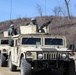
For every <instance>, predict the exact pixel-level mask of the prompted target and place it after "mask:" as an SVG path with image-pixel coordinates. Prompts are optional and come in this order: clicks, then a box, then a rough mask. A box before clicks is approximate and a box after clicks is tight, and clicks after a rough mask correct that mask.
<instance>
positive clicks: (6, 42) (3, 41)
mask: <svg viewBox="0 0 76 75" xmlns="http://www.w3.org/2000/svg"><path fill="white" fill-rule="evenodd" d="M8 43H9V40H1V44H8Z"/></svg>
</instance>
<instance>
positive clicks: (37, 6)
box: [36, 4, 43, 17]
mask: <svg viewBox="0 0 76 75" xmlns="http://www.w3.org/2000/svg"><path fill="white" fill-rule="evenodd" d="M36 8H37V11H38V13H39V15H40V16H41V17H42V13H43V11H42V8H41V6H40V5H39V4H37V5H36Z"/></svg>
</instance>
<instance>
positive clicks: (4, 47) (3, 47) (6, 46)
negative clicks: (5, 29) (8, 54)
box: [0, 45, 10, 50]
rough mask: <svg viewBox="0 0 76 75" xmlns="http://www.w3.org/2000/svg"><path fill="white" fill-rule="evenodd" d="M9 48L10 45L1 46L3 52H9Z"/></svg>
mask: <svg viewBox="0 0 76 75" xmlns="http://www.w3.org/2000/svg"><path fill="white" fill-rule="evenodd" d="M9 47H10V46H8V45H1V46H0V49H1V50H3V49H6V50H8V49H9Z"/></svg>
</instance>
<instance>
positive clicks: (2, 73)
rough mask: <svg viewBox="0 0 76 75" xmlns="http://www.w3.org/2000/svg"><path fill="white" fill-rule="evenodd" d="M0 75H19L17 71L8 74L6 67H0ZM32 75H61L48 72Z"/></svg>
mask: <svg viewBox="0 0 76 75" xmlns="http://www.w3.org/2000/svg"><path fill="white" fill-rule="evenodd" d="M0 75H20V71H19V70H17V71H16V72H10V71H9V69H8V67H0ZM33 75H62V74H61V73H58V72H56V71H52V72H48V71H40V72H37V73H34V74H33Z"/></svg>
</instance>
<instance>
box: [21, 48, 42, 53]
mask: <svg viewBox="0 0 76 75" xmlns="http://www.w3.org/2000/svg"><path fill="white" fill-rule="evenodd" d="M20 49H21V50H22V52H26V51H42V49H41V48H40V47H37V48H36V47H21V48H20Z"/></svg>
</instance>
